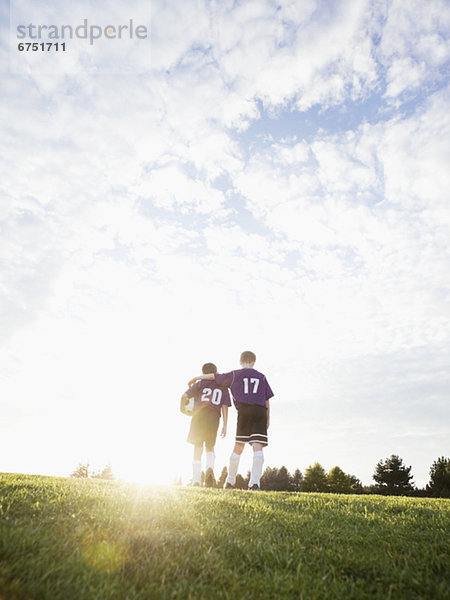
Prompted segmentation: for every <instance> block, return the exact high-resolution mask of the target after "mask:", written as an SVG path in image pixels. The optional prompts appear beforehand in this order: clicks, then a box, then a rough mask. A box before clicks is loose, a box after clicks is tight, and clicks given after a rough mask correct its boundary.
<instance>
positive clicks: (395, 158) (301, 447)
mask: <svg viewBox="0 0 450 600" xmlns="http://www.w3.org/2000/svg"><path fill="white" fill-rule="evenodd" d="M37 4H38V6H36V5H37ZM0 6H1V9H0V10H1V12H0V26H1V45H0V58H1V60H0V64H1V67H0V68H1V74H0V76H1V80H0V86H1V89H2V95H1V100H0V103H1V104H0V107H1V108H0V155H1V163H0V194H1V195H0V293H1V295H0V309H1V320H0V402H1V414H2V418H1V423H0V471H12V472H27V473H44V474H55V475H68V474H69V473H70V472H71V471H72V470H73V469H74V468H75V467H76V465H77V463H78V462H79V461H86V460H88V461H90V463H91V464H92V465H93V466H94V467H95V468H100V467H102V466H104V465H105V464H106V463H107V462H110V463H111V464H112V467H113V470H114V472H115V473H116V475H118V476H120V477H124V478H128V479H136V480H143V481H170V480H172V479H173V477H174V476H175V475H177V474H178V473H181V474H182V475H183V477H184V478H185V479H187V477H188V476H189V468H190V460H191V447H190V446H188V444H187V443H186V442H185V438H186V434H187V429H188V419H187V418H186V417H184V416H183V415H181V414H180V413H179V412H178V403H179V397H180V395H181V393H182V392H183V391H184V390H185V389H186V387H187V381H188V380H189V379H190V378H191V377H192V376H193V375H196V374H198V373H199V372H200V369H201V365H202V364H203V363H204V362H207V361H212V362H215V363H216V364H217V365H218V367H219V370H220V371H228V370H231V369H232V368H237V367H238V361H239V354H240V352H241V351H242V350H245V349H250V350H253V351H254V352H255V353H256V355H257V367H258V368H259V369H260V370H261V371H263V372H264V373H266V375H267V377H268V380H269V382H270V384H271V386H272V388H273V390H274V392H275V398H274V399H273V402H272V425H271V430H270V446H269V447H268V448H267V450H266V453H265V457H266V465H271V466H281V465H283V464H284V465H286V466H287V467H288V468H289V469H290V470H293V469H295V468H296V467H299V468H300V469H301V470H302V471H304V470H305V469H306V467H307V466H308V465H310V464H312V463H314V462H315V461H319V462H321V463H322V464H323V466H324V467H325V468H326V469H327V470H328V469H330V468H332V467H333V466H334V465H339V466H340V467H341V468H343V469H344V470H345V471H346V472H348V473H351V474H354V475H356V476H357V477H359V478H360V479H361V480H362V481H363V483H365V484H370V483H372V481H371V477H372V473H373V470H374V466H375V464H376V462H377V461H378V460H379V459H381V458H385V457H387V456H389V455H391V454H399V455H400V456H401V457H402V458H403V459H404V461H405V463H406V464H407V465H412V472H413V475H414V480H415V483H416V484H417V485H419V486H423V485H424V484H426V483H427V481H428V479H429V477H428V473H429V468H430V465H431V464H432V462H433V461H434V460H435V459H436V458H438V457H439V456H441V455H446V456H448V455H449V452H450V447H449V440H450V428H449V421H450V419H449V416H450V415H449V397H450V376H449V373H450V357H449V349H450V328H449V316H450V314H449V313H450V310H449V306H450V304H449V271H450V264H449V251H448V240H449V233H450V231H449V230H450V211H449V208H450V204H449V198H448V190H449V187H450V175H449V169H448V164H449V159H450V157H449V145H448V139H449V118H448V114H449V88H448V58H449V49H448V43H447V39H448V31H449V21H450V18H449V10H448V4H447V3H446V2H445V1H444V0H428V1H427V2H423V1H421V0H416V1H414V0H409V1H408V2H404V1H399V0H355V1H351V2H349V1H348V0H342V1H339V0H335V1H325V0H257V1H256V0H255V1H252V0H241V1H238V0H235V1H233V0H221V1H220V2H219V1H213V0H211V1H207V0H173V1H171V2H164V1H163V0H153V2H152V3H151V4H150V3H147V2H128V1H125V0H120V1H117V0H114V1H112V2H111V1H110V2H107V3H106V2H103V3H102V2H101V1H99V2H96V4H95V10H94V9H93V7H92V6H89V3H86V4H85V5H84V4H83V3H82V2H80V3H77V5H76V7H77V8H76V14H75V13H74V9H73V5H72V6H71V5H70V3H69V2H68V1H67V0H64V1H59V0H58V2H56V1H54V2H40V3H32V2H31V0H28V1H20V0H17V1H15V0H11V5H10V6H9V5H8V3H7V2H4V1H3V2H1V4H0ZM10 9H11V10H10ZM85 18H87V19H88V20H89V23H90V24H91V23H95V24H97V25H99V26H101V27H106V26H108V25H111V24H112V25H114V26H115V25H118V24H119V23H128V22H129V19H130V18H132V19H133V20H134V22H135V24H144V25H146V26H148V27H149V28H150V27H151V30H150V31H151V33H150V35H149V37H148V38H147V39H145V40H144V39H141V40H137V39H134V40H130V39H121V40H119V39H114V40H113V39H108V40H106V39H100V40H98V41H97V42H96V43H94V44H92V45H91V44H90V43H89V41H88V40H75V39H73V40H70V39H69V40H67V50H66V52H61V51H60V52H59V53H56V52H55V51H54V50H52V51H48V52H42V51H38V52H35V53H32V52H28V53H27V52H19V51H18V49H17V44H18V41H21V40H18V39H17V36H16V29H15V27H16V26H17V25H18V24H20V23H22V24H26V25H28V23H31V22H32V23H35V24H37V23H40V24H57V25H58V26H60V25H62V24H73V25H74V26H76V25H79V24H80V23H83V19H85ZM24 41H27V40H24ZM28 41H30V40H28ZM50 41H53V42H54V41H55V40H50ZM234 424H235V415H234V414H232V418H231V424H230V432H229V435H228V437H227V438H226V439H225V440H220V441H218V443H217V446H216V450H217V466H218V470H220V469H221V467H222V466H223V465H224V464H225V463H226V462H227V458H228V456H229V453H230V451H231V448H232V440H233V428H234ZM249 465H250V450H249V449H247V450H246V452H245V458H244V460H243V461H242V469H243V471H246V469H247V468H248V466H249Z"/></svg>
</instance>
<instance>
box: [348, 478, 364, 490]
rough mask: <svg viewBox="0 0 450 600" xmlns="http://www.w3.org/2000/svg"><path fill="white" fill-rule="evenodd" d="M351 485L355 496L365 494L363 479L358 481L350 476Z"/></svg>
mask: <svg viewBox="0 0 450 600" xmlns="http://www.w3.org/2000/svg"><path fill="white" fill-rule="evenodd" d="M350 483H351V486H352V493H353V494H363V493H364V486H363V484H362V481H361V479H358V478H357V477H356V476H355V475H350Z"/></svg>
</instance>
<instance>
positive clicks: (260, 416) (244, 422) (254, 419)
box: [236, 404, 268, 446]
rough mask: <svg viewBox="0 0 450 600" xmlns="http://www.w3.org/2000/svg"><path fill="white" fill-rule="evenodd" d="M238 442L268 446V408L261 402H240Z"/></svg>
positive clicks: (237, 429)
mask: <svg viewBox="0 0 450 600" xmlns="http://www.w3.org/2000/svg"><path fill="white" fill-rule="evenodd" d="M236 442H240V443H241V444H245V443H246V442H248V443H249V444H253V443H254V442H258V444H263V446H267V444H268V439H267V408H266V407H265V406H260V405H259V404H239V406H238V418H237V428H236Z"/></svg>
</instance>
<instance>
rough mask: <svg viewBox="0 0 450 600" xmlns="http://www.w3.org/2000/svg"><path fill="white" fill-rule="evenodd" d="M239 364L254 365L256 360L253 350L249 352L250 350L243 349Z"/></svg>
mask: <svg viewBox="0 0 450 600" xmlns="http://www.w3.org/2000/svg"><path fill="white" fill-rule="evenodd" d="M239 362H240V363H241V365H252V366H253V365H254V364H255V362H256V354H255V353H254V352H250V350H245V352H243V353H242V354H241V358H240V361H239Z"/></svg>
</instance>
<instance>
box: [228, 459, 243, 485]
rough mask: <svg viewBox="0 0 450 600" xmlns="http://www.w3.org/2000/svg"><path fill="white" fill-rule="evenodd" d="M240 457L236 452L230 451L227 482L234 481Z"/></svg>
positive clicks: (232, 482) (232, 483)
mask: <svg viewBox="0 0 450 600" xmlns="http://www.w3.org/2000/svg"><path fill="white" fill-rule="evenodd" d="M240 458H241V455H240V454H236V452H232V453H231V456H230V467H229V469H228V477H227V483H231V485H234V484H235V483H236V475H237V471H238V467H239V460H240Z"/></svg>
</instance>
